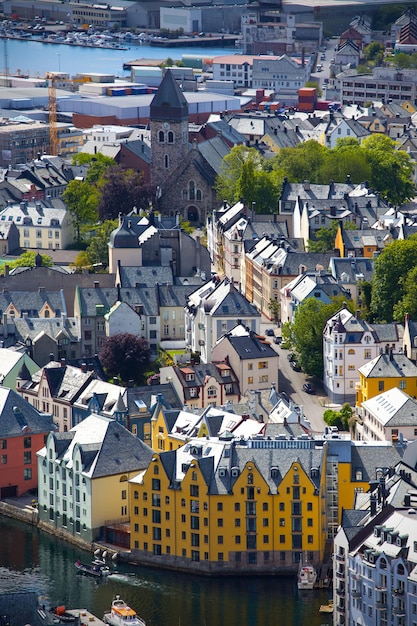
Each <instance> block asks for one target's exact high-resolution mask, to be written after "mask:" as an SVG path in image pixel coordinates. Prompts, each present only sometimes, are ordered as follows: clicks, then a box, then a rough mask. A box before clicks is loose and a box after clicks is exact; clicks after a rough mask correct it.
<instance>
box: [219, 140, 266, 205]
mask: <svg viewBox="0 0 417 626" xmlns="http://www.w3.org/2000/svg"><path fill="white" fill-rule="evenodd" d="M261 162H262V156H261V154H260V153H259V152H258V150H255V148H248V147H247V146H235V147H234V148H232V149H231V151H230V152H229V154H227V155H226V156H225V157H224V159H223V162H222V165H221V167H220V172H219V174H218V176H217V178H216V182H215V188H216V193H217V197H218V198H219V200H225V201H226V202H228V203H229V204H234V203H235V202H237V201H238V200H239V199H240V197H241V196H240V188H239V187H238V184H239V180H240V181H241V182H240V184H242V182H243V181H242V170H243V166H244V164H248V165H247V166H246V169H247V170H248V171H249V169H250V168H251V169H252V171H253V170H254V169H255V168H258V167H260V165H261Z"/></svg>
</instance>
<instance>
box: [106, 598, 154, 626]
mask: <svg viewBox="0 0 417 626" xmlns="http://www.w3.org/2000/svg"><path fill="white" fill-rule="evenodd" d="M103 622H104V623H105V624H110V626H146V624H145V622H144V620H143V619H142V618H141V617H139V615H138V614H137V613H136V611H134V610H133V609H132V608H131V607H130V606H128V605H127V604H126V602H125V601H124V600H122V599H121V598H120V596H116V597H115V598H114V600H113V602H112V603H111V609H110V611H108V612H106V613H104V616H103Z"/></svg>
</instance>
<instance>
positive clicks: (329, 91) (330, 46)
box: [311, 38, 340, 100]
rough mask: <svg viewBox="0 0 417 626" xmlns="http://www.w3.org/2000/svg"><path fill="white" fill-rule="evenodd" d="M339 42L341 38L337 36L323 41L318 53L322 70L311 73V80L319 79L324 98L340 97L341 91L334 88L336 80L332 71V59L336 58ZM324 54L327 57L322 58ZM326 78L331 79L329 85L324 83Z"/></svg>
mask: <svg viewBox="0 0 417 626" xmlns="http://www.w3.org/2000/svg"><path fill="white" fill-rule="evenodd" d="M338 44H339V39H337V38H333V39H329V40H328V41H325V42H324V43H323V46H322V47H321V48H320V51H319V52H318V55H317V64H321V65H322V67H323V69H322V71H321V72H317V71H315V72H313V73H312V74H311V80H315V81H317V82H318V84H319V86H320V87H321V90H322V92H323V96H322V99H323V100H339V97H340V94H339V92H338V91H337V90H335V88H334V82H335V81H334V78H333V77H332V75H331V74H332V73H331V71H330V59H333V58H334V56H335V54H336V50H337V46H338ZM324 48H326V49H324ZM322 55H324V56H325V59H322V58H321V56H322ZM317 64H316V67H317ZM325 78H326V79H327V80H328V81H329V82H328V85H325V84H324V79H325Z"/></svg>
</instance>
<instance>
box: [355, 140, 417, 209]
mask: <svg viewBox="0 0 417 626" xmlns="http://www.w3.org/2000/svg"><path fill="white" fill-rule="evenodd" d="M397 147H398V145H397V143H396V142H395V141H393V140H392V139H390V138H389V137H387V136H386V135H382V134H379V133H378V134H375V135H370V136H369V137H366V138H365V139H364V140H363V142H362V144H361V150H362V151H363V153H364V154H365V156H366V159H367V161H368V162H369V164H370V166H371V176H370V183H371V186H372V187H373V189H376V190H378V191H379V192H380V193H381V195H382V196H383V197H385V198H387V200H388V201H389V202H392V203H393V204H397V205H398V204H402V203H404V202H406V201H407V200H410V199H411V198H413V197H414V196H415V193H416V186H415V184H414V183H413V180H412V177H413V171H414V168H413V163H412V161H411V158H410V156H409V155H408V154H407V152H405V151H404V150H397Z"/></svg>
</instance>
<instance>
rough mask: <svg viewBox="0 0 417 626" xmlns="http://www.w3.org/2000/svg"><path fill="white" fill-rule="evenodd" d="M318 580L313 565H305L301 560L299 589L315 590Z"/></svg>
mask: <svg viewBox="0 0 417 626" xmlns="http://www.w3.org/2000/svg"><path fill="white" fill-rule="evenodd" d="M316 580H317V572H316V570H315V569H314V567H313V566H312V565H310V564H309V563H304V564H303V562H302V560H301V559H300V567H299V570H298V580H297V586H298V589H314V585H315V583H316Z"/></svg>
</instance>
